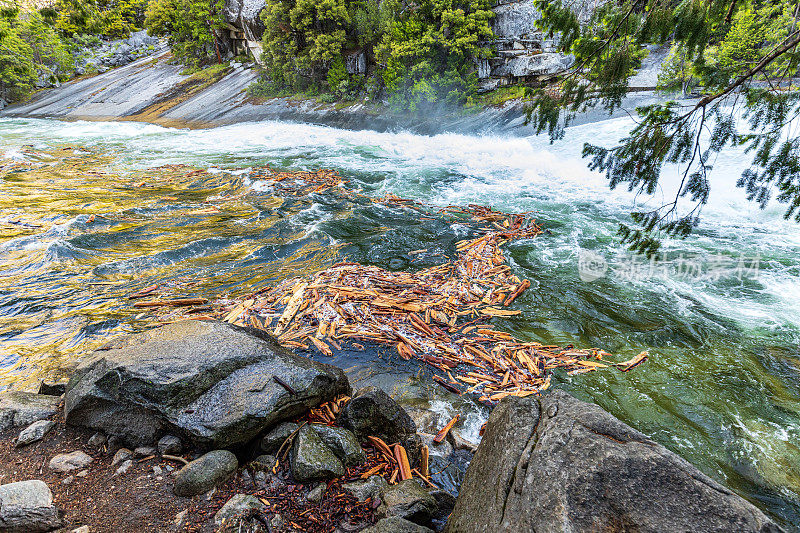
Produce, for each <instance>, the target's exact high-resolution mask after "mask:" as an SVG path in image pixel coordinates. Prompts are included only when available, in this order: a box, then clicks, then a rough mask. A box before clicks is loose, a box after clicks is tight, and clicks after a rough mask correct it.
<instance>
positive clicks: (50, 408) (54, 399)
mask: <svg viewBox="0 0 800 533" xmlns="http://www.w3.org/2000/svg"><path fill="white" fill-rule="evenodd" d="M60 402H61V398H59V397H58V396H48V395H45V394H34V393H32V392H18V391H15V392H0V431H5V430H6V429H8V428H12V427H22V426H28V425H30V424H33V423H34V422H36V421H38V420H44V419H46V418H50V417H51V416H53V415H54V414H56V413H57V412H58V404H59V403H60Z"/></svg>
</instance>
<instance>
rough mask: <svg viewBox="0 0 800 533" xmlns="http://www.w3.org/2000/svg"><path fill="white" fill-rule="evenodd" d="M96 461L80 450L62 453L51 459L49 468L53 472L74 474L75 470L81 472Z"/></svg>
mask: <svg viewBox="0 0 800 533" xmlns="http://www.w3.org/2000/svg"><path fill="white" fill-rule="evenodd" d="M93 460H94V459H92V457H91V456H90V455H89V454H87V453H85V452H82V451H80V450H77V451H74V452H70V453H60V454H58V455H56V456H55V457H53V458H52V459H50V463H48V466H49V467H50V469H51V470H56V471H57V472H63V473H66V472H72V471H73V470H80V469H82V468H84V467H86V466H88V465H89V463H91V462H92V461H93Z"/></svg>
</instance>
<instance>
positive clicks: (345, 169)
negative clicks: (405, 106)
mask: <svg viewBox="0 0 800 533" xmlns="http://www.w3.org/2000/svg"><path fill="white" fill-rule="evenodd" d="M629 127H630V122H629V121H628V119H613V120H607V121H604V122H595V123H592V124H587V125H582V126H577V127H574V128H571V129H570V130H568V132H567V135H566V138H565V139H564V140H563V141H559V142H557V143H555V144H552V145H551V144H549V143H548V141H547V140H546V139H543V138H519V137H493V136H480V137H478V136H466V135H449V134H445V135H437V136H432V137H426V136H419V135H414V134H411V133H402V132H400V133H376V132H372V131H358V132H356V131H346V130H339V129H334V128H328V127H322V126H311V125H301V124H293V123H285V122H261V123H252V124H239V125H235V126H226V127H219V128H215V129H208V130H181V129H168V128H162V127H159V126H153V125H145V124H139V123H132V122H122V123H113V122H103V123H101V122H72V123H68V122H57V121H50V120H33V119H3V120H0V157H1V158H0V389H2V388H5V387H15V388H21V387H25V386H28V385H30V384H31V383H35V382H36V380H38V379H41V378H45V377H47V378H51V377H59V376H60V375H62V374H63V373H65V372H68V369H69V367H70V365H71V364H74V361H75V360H76V359H77V358H78V357H80V356H81V355H83V354H85V353H87V352H88V351H90V350H91V349H92V348H93V347H96V346H97V345H99V344H100V343H102V342H103V341H104V340H106V339H107V338H108V337H110V336H113V335H117V334H119V333H121V332H124V331H132V330H137V329H141V328H143V327H146V326H147V324H148V323H147V321H146V319H145V317H143V316H142V315H140V314H139V311H138V310H136V309H133V308H132V306H131V303H130V301H128V300H127V295H128V294H130V293H132V292H135V291H136V290H139V289H141V288H143V287H145V286H147V285H151V284H154V283H167V284H169V283H171V282H174V283H176V284H177V283H180V284H181V287H190V289H188V292H187V291H186V290H185V291H184V293H185V294H186V295H187V296H204V297H221V296H224V295H232V296H239V295H242V294H246V293H248V292H252V291H253V290H254V289H258V288H261V287H264V286H267V285H271V284H274V283H275V282H276V281H280V280H281V279H283V278H285V277H287V276H294V275H298V274H308V273H313V272H315V271H318V270H321V269H324V268H326V267H327V266H329V265H331V264H333V263H336V262H338V261H341V260H343V258H345V257H346V258H347V259H348V260H351V261H358V262H361V263H365V264H373V265H378V266H381V267H384V268H388V269H392V270H414V269H419V268H424V267H427V266H432V265H436V264H438V263H440V262H442V261H444V260H446V259H447V258H448V257H450V256H451V255H452V254H453V253H454V252H453V247H452V242H453V241H454V240H457V239H459V238H463V237H464V235H463V233H464V232H465V231H466V230H465V228H463V227H460V226H459V225H458V224H449V225H448V224H445V223H442V221H441V220H434V219H425V218H420V217H419V215H418V214H417V213H412V212H407V211H404V210H402V209H392V208H389V207H387V206H384V205H380V204H372V203H370V202H364V203H363V204H358V203H343V202H342V201H341V200H337V199H336V197H335V195H326V194H324V193H323V194H314V195H311V196H309V197H303V198H283V199H282V198H277V197H276V196H274V195H273V194H272V193H273V192H274V191H272V189H271V187H270V185H269V184H268V183H266V182H263V181H259V180H258V179H251V177H250V176H249V174H250V173H249V171H248V169H250V168H254V167H264V166H270V167H271V168H274V169H292V170H299V169H316V168H332V169H335V170H337V171H338V172H339V173H340V174H341V175H342V176H343V177H344V178H346V179H347V180H348V183H347V184H346V186H347V187H350V188H353V189H355V190H358V191H360V192H361V193H363V194H365V195H367V196H373V197H378V196H383V195H385V194H387V193H392V194H396V195H398V196H401V197H404V198H412V199H417V200H420V201H424V202H426V203H428V204H432V205H441V206H445V205H467V204H484V205H490V206H492V207H493V208H495V209H500V210H504V211H510V212H529V211H530V212H533V213H534V216H535V217H536V218H537V220H538V221H539V223H540V224H541V225H542V226H543V228H544V229H545V233H544V234H542V235H540V236H538V237H537V238H535V239H531V240H526V241H520V242H515V243H512V244H510V245H509V246H508V249H507V256H508V257H509V261H510V266H511V267H512V268H513V269H514V273H515V274H516V275H518V276H519V277H520V278H527V279H529V280H530V281H531V288H530V289H529V290H528V291H527V292H525V293H524V294H523V295H522V296H521V297H520V298H519V299H518V300H517V301H516V302H515V303H514V304H513V305H514V307H515V308H517V309H521V310H523V314H522V315H520V316H517V317H512V318H510V319H506V320H501V321H498V324H499V325H500V326H502V329H504V330H506V331H509V332H511V333H513V334H514V335H515V336H517V337H518V338H521V339H526V340H532V341H539V342H545V343H553V344H559V345H562V346H563V345H568V344H574V345H575V346H576V347H598V348H603V349H605V350H608V351H610V352H612V353H614V354H615V355H617V356H619V357H618V360H622V358H625V359H627V358H630V357H632V356H633V355H636V354H637V353H639V352H640V351H642V350H649V352H650V358H649V360H648V361H647V362H646V363H645V364H643V365H641V366H640V367H638V368H637V369H636V370H635V371H632V372H629V373H625V374H623V373H619V372H593V373H589V374H584V375H580V376H574V377H569V376H567V375H566V374H557V375H556V379H555V381H554V386H557V387H561V388H565V389H567V390H569V391H570V392H572V393H573V394H575V395H576V396H578V397H580V398H582V399H586V400H591V401H593V402H595V403H597V404H599V405H600V406H602V407H603V408H605V409H606V410H608V411H610V412H611V413H612V414H614V415H616V416H617V417H619V418H621V419H622V420H624V421H625V422H627V423H629V424H631V425H632V426H634V427H636V428H637V429H639V430H640V431H642V432H644V433H646V434H648V435H650V436H651V437H652V438H654V439H655V440H657V441H659V442H661V443H662V444H664V445H665V446H667V447H668V448H670V449H672V450H674V451H676V452H677V453H679V454H680V455H682V456H683V457H685V458H686V459H688V460H689V461H691V462H692V463H694V464H695V465H697V466H698V467H699V468H700V469H701V470H703V471H704V472H706V473H707V474H709V475H711V476H712V477H714V478H716V479H718V480H720V481H721V482H723V483H724V484H725V485H727V486H729V487H731V488H732V489H734V490H735V491H737V492H738V493H740V494H742V495H743V496H745V497H747V498H748V499H750V500H751V501H753V502H754V503H756V504H757V505H758V506H759V507H761V508H762V509H764V510H765V511H766V512H768V513H770V514H771V515H773V516H775V517H776V518H777V519H778V520H779V521H780V522H782V523H783V524H784V525H786V526H788V527H789V528H791V529H794V528H800V449H799V448H798V446H800V349H799V348H798V346H800V226H798V225H797V224H795V223H792V222H787V221H784V220H783V219H782V216H781V215H782V213H783V210H782V206H781V205H779V204H775V205H769V206H768V207H767V209H765V210H760V209H758V208H757V207H756V206H755V205H753V204H751V203H749V202H747V201H746V200H745V198H744V192H743V191H742V190H740V189H737V188H736V187H735V181H736V178H737V177H738V176H739V174H740V173H741V170H742V168H743V167H744V166H745V165H746V164H747V161H748V158H747V155H746V154H742V153H740V152H737V151H731V152H728V153H723V154H722V155H721V156H720V157H719V158H718V160H717V161H716V162H715V167H714V173H713V175H712V179H711V182H712V183H711V185H712V192H711V200H710V203H709V205H707V206H706V207H705V208H704V210H703V213H702V217H703V218H702V223H701V225H700V227H699V228H698V229H697V231H696V232H695V233H694V234H693V235H692V236H691V237H689V238H688V239H686V240H683V241H674V242H673V241H670V242H666V243H665V245H664V248H665V250H664V251H665V260H664V261H662V262H658V263H649V262H647V261H646V260H644V259H641V258H638V257H635V256H632V255H630V254H629V253H628V252H626V250H625V249H624V247H623V246H621V245H620V244H619V241H618V237H616V235H615V234H616V230H617V227H618V225H619V224H620V223H621V222H626V221H629V212H630V211H631V210H633V209H634V208H635V207H636V206H641V205H646V206H651V207H657V206H658V205H661V204H663V203H665V202H667V201H669V200H670V198H672V197H673V196H674V193H675V187H677V184H678V182H679V176H678V175H677V171H676V170H673V169H669V170H668V171H667V175H666V176H665V184H664V188H663V190H660V191H659V192H658V194H656V195H655V196H654V197H652V198H644V197H642V196H636V195H634V194H633V193H629V192H627V191H610V190H609V189H608V187H607V185H606V182H605V178H604V177H603V176H601V175H598V174H595V173H592V172H590V171H589V170H587V169H586V165H585V161H584V160H582V159H581V157H580V152H581V148H582V145H583V143H584V142H587V141H588V142H592V143H596V144H605V145H610V144H613V143H614V142H615V141H616V140H618V139H619V138H621V137H622V136H623V135H625V134H626V133H627V131H628V128H629ZM176 164H182V165H187V166H188V167H190V168H186V169H184V171H183V172H180V173H178V172H174V168H172V170H170V171H168V170H166V169H164V168H161V169H159V168H157V167H163V166H165V165H176ZM192 168H197V169H203V170H210V171H211V173H210V174H208V173H202V174H200V175H198V176H199V177H192V174H190V173H189V171H190V170H191V169H192ZM212 205H213V206H215V207H214V208H212V209H209V206H212ZM409 252H414V253H409ZM395 359H396V357H393V356H392V355H391V354H388V353H379V352H374V353H367V354H366V355H362V356H361V358H360V359H359V358H358V357H354V358H353V359H347V360H346V361H340V363H341V364H342V365H343V366H345V363H346V365H353V366H357V367H359V368H361V369H362V370H363V371H366V370H365V369H371V370H372V372H376V373H382V374H384V375H385V376H386V379H389V380H391V379H394V378H393V376H400V375H403V376H409V375H410V376H413V375H414V373H415V369H414V368H413V366H410V365H413V363H405V362H403V361H399V362H398V361H396V360H395ZM433 407H434V408H435V409H437V410H438V411H440V412H441V414H442V416H443V417H445V416H446V415H447V414H448V411H452V410H453V409H456V410H459V409H467V408H468V407H465V406H464V405H456V406H453V405H452V404H446V403H444V402H434V405H433ZM470 409H472V411H471V416H472V418H471V419H470V420H471V426H470V427H471V430H470V431H473V432H474V431H476V429H477V427H479V425H480V422H481V421H482V418H481V417H482V416H485V412H484V411H481V410H480V409H478V408H474V407H471V408H470ZM643 497H646V495H643Z"/></svg>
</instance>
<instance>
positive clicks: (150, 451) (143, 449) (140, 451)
mask: <svg viewBox="0 0 800 533" xmlns="http://www.w3.org/2000/svg"><path fill="white" fill-rule="evenodd" d="M156 453H158V450H156V449H155V448H153V447H152V446H139V447H138V448H136V449H135V450H133V456H134V457H135V458H140V457H150V456H151V455H155V454H156Z"/></svg>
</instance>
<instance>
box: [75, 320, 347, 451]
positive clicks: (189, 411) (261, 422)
mask: <svg viewBox="0 0 800 533" xmlns="http://www.w3.org/2000/svg"><path fill="white" fill-rule="evenodd" d="M273 376H276V377H278V378H280V379H281V380H282V381H283V382H285V383H288V384H289V386H290V387H291V388H292V389H293V391H294V393H292V392H290V391H289V390H287V389H286V388H284V387H283V386H281V385H280V384H278V383H277V382H276V381H275V380H274V379H273ZM349 391H350V386H349V384H348V381H347V377H346V376H345V374H344V372H342V370H341V369H338V368H335V367H332V366H330V365H326V364H323V363H318V362H316V361H312V360H310V359H306V358H303V357H299V356H296V355H294V354H293V353H291V352H290V351H288V350H286V349H285V348H283V347H281V346H279V345H278V343H277V342H276V341H275V340H274V339H273V338H272V337H270V336H268V335H267V334H265V333H263V332H260V331H257V330H249V329H245V328H240V327H237V326H233V325H230V324H226V323H224V322H219V321H201V320H186V321H181V322H176V323H174V324H168V325H165V326H161V327H159V328H155V329H152V330H150V331H146V332H144V333H138V334H134V335H128V336H124V337H121V338H119V339H117V340H114V341H112V342H111V343H109V344H108V345H106V346H105V347H104V348H103V349H101V350H98V351H97V352H95V354H94V355H93V356H92V357H91V358H90V359H89V360H88V361H86V362H84V363H82V364H81V365H80V366H79V367H78V369H77V370H76V372H75V374H74V376H73V377H72V379H71V380H70V382H69V384H68V386H67V393H66V397H65V414H66V420H67V422H68V423H70V424H75V425H79V426H86V427H90V428H94V429H101V430H103V431H105V432H106V433H107V434H110V435H117V436H119V437H121V438H123V439H124V440H125V441H126V442H127V443H128V444H129V445H133V446H141V445H149V444H151V443H153V442H155V441H156V437H157V435H159V434H162V433H163V432H164V431H174V432H176V433H180V434H183V435H185V436H186V437H188V438H189V439H191V440H192V441H194V442H195V443H196V444H198V445H202V446H216V447H219V448H223V447H230V446H233V445H237V444H242V443H246V442H248V441H250V440H251V439H253V438H254V437H255V436H256V435H258V434H259V433H260V432H262V431H263V430H264V429H265V428H268V427H271V426H273V425H275V424H277V423H279V422H281V421H283V420H285V419H287V418H291V417H294V416H297V415H299V414H301V413H303V412H305V411H306V410H308V409H309V408H311V407H316V406H317V405H319V404H320V403H323V402H326V401H328V400H330V399H332V398H334V397H336V396H338V395H340V394H347V393H349Z"/></svg>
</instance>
